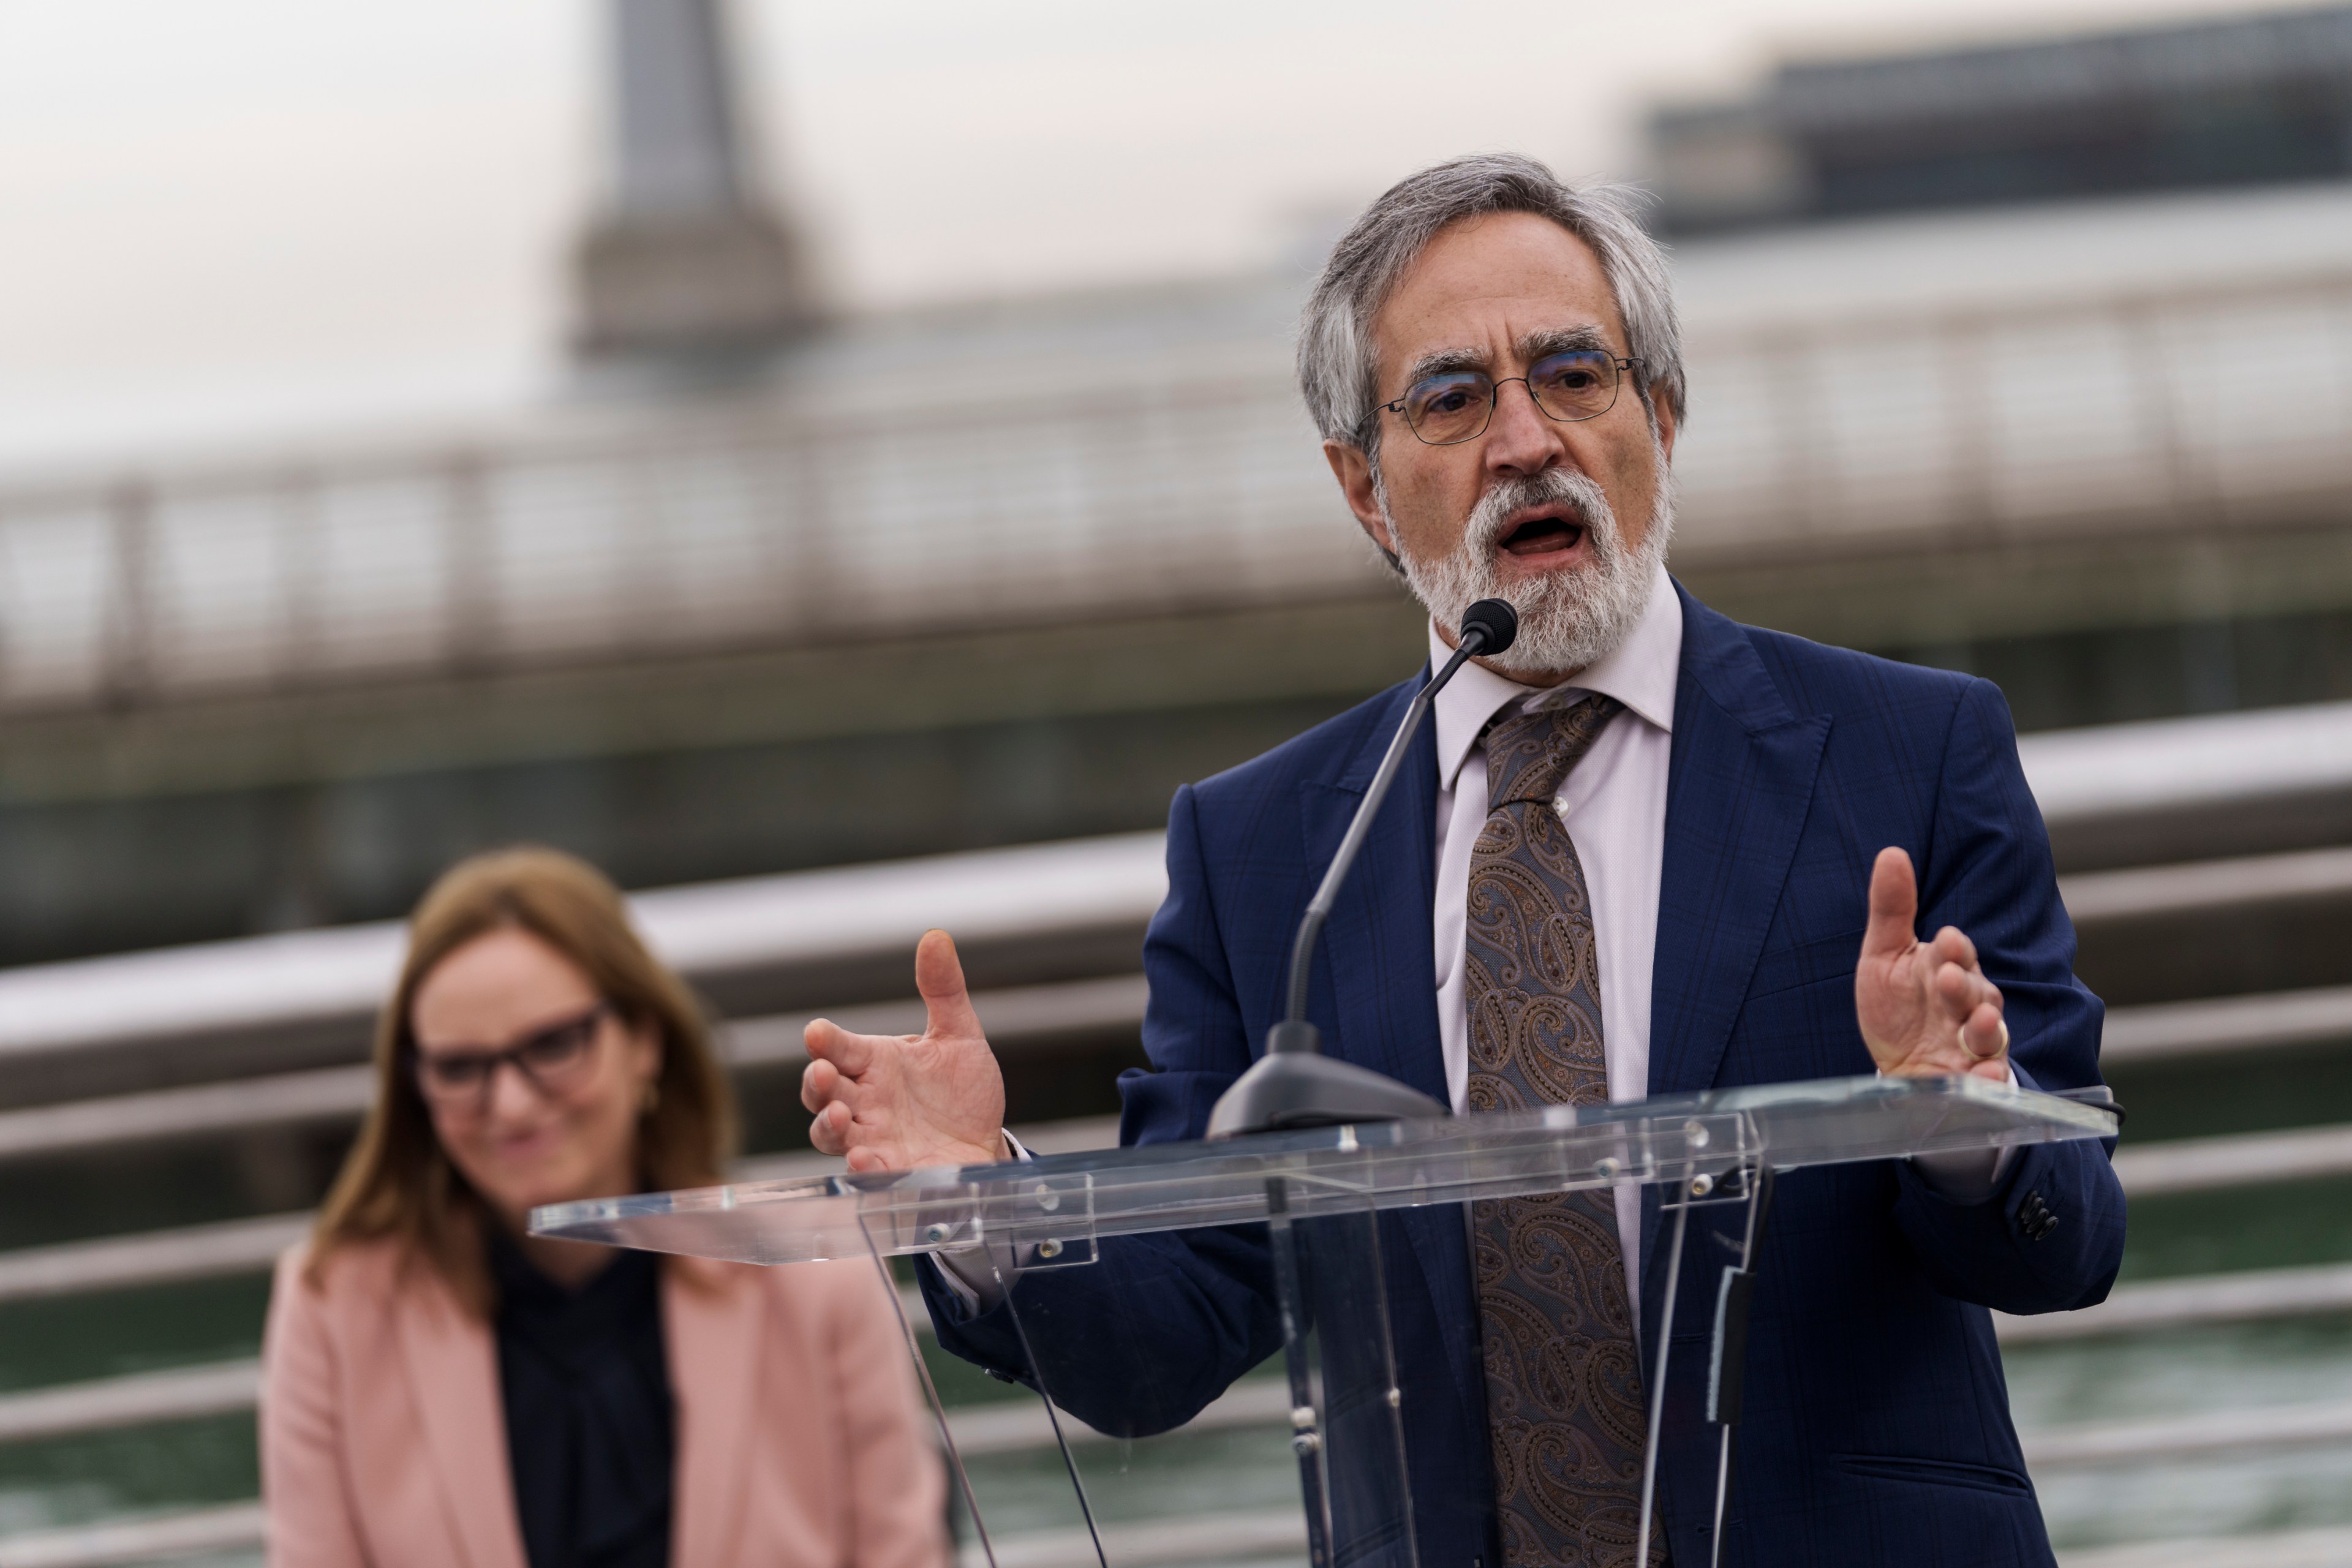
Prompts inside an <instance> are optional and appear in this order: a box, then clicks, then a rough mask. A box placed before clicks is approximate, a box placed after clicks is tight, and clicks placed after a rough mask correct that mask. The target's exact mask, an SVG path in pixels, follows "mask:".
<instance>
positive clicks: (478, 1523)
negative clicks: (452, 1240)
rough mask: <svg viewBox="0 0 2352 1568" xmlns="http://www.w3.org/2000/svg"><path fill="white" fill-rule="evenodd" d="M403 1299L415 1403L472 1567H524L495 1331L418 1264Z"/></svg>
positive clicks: (403, 1334) (454, 1530)
mask: <svg viewBox="0 0 2352 1568" xmlns="http://www.w3.org/2000/svg"><path fill="white" fill-rule="evenodd" d="M415 1268H416V1274H415V1276H413V1277H412V1279H411V1280H410V1282H409V1283H410V1287H411V1288H410V1289H408V1290H406V1291H404V1296H405V1298H406V1301H405V1310H403V1311H402V1312H401V1313H400V1349H401V1355H402V1358H403V1360H404V1362H405V1363H407V1372H408V1387H409V1394H410V1396H411V1397H412V1398H413V1399H414V1400H415V1406H416V1414H417V1420H418V1422H419V1423H420V1424H421V1425H422V1426H423V1427H424V1429H425V1447H426V1448H427V1450H428V1451H429V1452H430V1453H431V1455H432V1462H433V1469H434V1473H435V1475H436V1476H437V1477H438V1478H439V1479H440V1483H441V1496H442V1499H443V1500H444V1501H445V1502H446V1504H447V1507H448V1512H449V1521H448V1522H449V1531H450V1533H451V1534H452V1535H453V1536H454V1537H456V1539H457V1543H458V1546H459V1548H460V1550H461V1551H462V1552H463V1553H464V1556H465V1563H466V1568H525V1564H524V1562H523V1555H522V1526H521V1524H520V1521H518V1520H517V1519H516V1516H515V1503H514V1479H513V1473H512V1470H511V1468H510V1467H509V1462H508V1458H507V1432H506V1415H505V1411H504V1408H503V1406H502V1405H501V1396H500V1394H499V1358H498V1348H497V1346H496V1345H495V1344H494V1343H493V1342H492V1340H491V1337H490V1326H489V1324H488V1323H487V1322H484V1321H481V1320H480V1319H478V1318H476V1317H474V1316H473V1315H472V1314H471V1313H468V1312H467V1311H466V1310H464V1309H462V1308H460V1307H459V1306H458V1305H457V1298H456V1297H454V1296H453V1295H451V1294H450V1292H449V1289H448V1288H447V1286H446V1285H445V1284H443V1283H442V1281H441V1278H440V1276H439V1275H437V1274H436V1273H434V1272H433V1271H432V1270H431V1269H430V1268H425V1266H423V1265H421V1264H419V1265H415Z"/></svg>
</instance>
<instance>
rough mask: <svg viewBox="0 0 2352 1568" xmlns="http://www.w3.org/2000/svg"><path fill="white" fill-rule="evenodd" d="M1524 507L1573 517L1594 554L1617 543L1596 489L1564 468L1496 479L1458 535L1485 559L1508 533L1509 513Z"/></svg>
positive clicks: (1610, 515) (1612, 520)
mask: <svg viewBox="0 0 2352 1568" xmlns="http://www.w3.org/2000/svg"><path fill="white" fill-rule="evenodd" d="M1528 507H1559V508H1561V509H1563V510H1567V511H1569V512H1570V513H1572V514H1574V516H1575V518H1576V521H1579V522H1580V523H1582V524H1583V525H1584V530H1585V532H1586V533H1587V534H1588V535H1589V536H1590V537H1591V542H1592V547H1593V550H1594V551H1595V552H1596V553H1597V552H1601V551H1602V550H1605V549H1607V548H1608V547H1610V546H1612V545H1614V544H1615V543H1616V542H1617V517H1616V514H1615V513H1614V512H1613V511H1612V510H1610V507H1609V497H1608V495H1607V493H1606V492H1604V491H1603V490H1602V489H1601V487H1600V485H1598V484H1596V483H1595V482H1594V481H1593V480H1591V479H1588V478H1587V477H1585V476H1584V475H1582V474H1579V473H1572V472H1570V471H1569V470H1567V469H1565V468H1547V469H1545V470H1544V471H1543V472H1542V473H1539V474H1528V475H1525V476H1523V477H1520V478H1517V479H1497V480H1496V481H1495V482H1494V483H1493V484H1492V485H1490V486H1488V487H1487V489H1486V494H1485V495H1482V496H1480V497H1479V498H1478V501H1477V504H1476V505H1475V506H1474V507H1472V508H1471V509H1470V519H1469V522H1468V524H1467V526H1465V528H1464V529H1463V542H1464V544H1465V545H1467V546H1468V547H1469V548H1470V549H1471V550H1472V551H1474V552H1476V553H1477V554H1479V555H1481V556H1484V555H1486V553H1488V552H1491V551H1492V550H1493V549H1494V548H1495V547H1496V545H1498V544H1500V543H1502V542H1503V540H1504V538H1505V536H1506V535H1507V534H1509V533H1510V531H1511V530H1512V527H1513V525H1512V522H1511V515H1512V514H1513V513H1514V512H1517V511H1522V510H1526V509H1527V508H1528Z"/></svg>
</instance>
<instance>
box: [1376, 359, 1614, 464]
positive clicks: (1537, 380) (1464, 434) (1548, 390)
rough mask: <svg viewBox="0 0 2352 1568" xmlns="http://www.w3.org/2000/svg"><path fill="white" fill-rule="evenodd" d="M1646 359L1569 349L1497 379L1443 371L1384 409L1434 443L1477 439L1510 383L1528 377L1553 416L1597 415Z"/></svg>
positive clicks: (1541, 403) (1546, 411) (1537, 401)
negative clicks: (1498, 397) (1626, 375)
mask: <svg viewBox="0 0 2352 1568" xmlns="http://www.w3.org/2000/svg"><path fill="white" fill-rule="evenodd" d="M1639 363H1642V362H1641V361H1640V360H1638V359H1627V358H1623V357H1621V356H1619V355H1617V354H1612V353H1609V352H1608V351H1607V350H1605V349H1570V350H1567V351H1565V352H1564V353H1555V354H1546V355H1544V357H1543V358H1541V359H1539V360H1538V361H1536V363H1533V364H1531V365H1529V366H1528V374H1525V375H1507V376H1505V377H1504V378H1503V379H1502V380H1501V381H1496V380H1495V379H1494V378H1493V377H1492V376H1490V375H1488V374H1486V372H1485V371H1483V370H1447V371H1439V372H1438V373H1437V374H1433V375H1425V376H1423V377H1422V378H1421V379H1420V380H1419V381H1416V382H1414V383H1413V384H1412V385H1411V386H1410V387H1407V388H1406V389H1405V395H1403V396H1402V397H1400V398H1398V399H1396V400H1395V401H1394V402H1392V403H1383V404H1381V405H1380V406H1381V411H1382V412H1384V413H1389V414H1402V415H1403V416H1404V422H1405V424H1406V425H1407V426H1410V427H1411V429H1412V433H1413V434H1414V435H1415V436H1418V437H1421V439H1422V440H1423V441H1424V442H1426V443H1428V444H1429V445H1430V446H1432V447H1452V446H1455V445H1458V444H1459V443H1461V442H1464V441H1475V440H1476V439H1477V438H1478V437H1481V436H1483V435H1485V434H1486V426H1488V425H1489V424H1491V423H1492V422H1493V420H1494V417H1495V399H1496V395H1498V394H1499V393H1500V392H1501V391H1502V389H1503V388H1504V387H1505V386H1506V385H1507V384H1510V383H1511V382H1514V381H1517V382H1524V383H1525V384H1526V385H1527V389H1528V395H1529V396H1531V397H1533V398H1534V399H1535V405H1536V406H1537V407H1538V408H1539V409H1541V410H1542V411H1543V413H1544V414H1545V415H1546V416H1549V417H1550V418H1553V419H1558V420H1561V421H1563V422H1566V423H1571V424H1572V423H1574V422H1576V421H1578V420H1582V419H1596V418H1598V417H1600V416H1601V415H1603V414H1606V413H1608V412H1609V410H1610V409H1612V408H1613V407H1615V406H1616V404H1617V389H1618V387H1619V386H1620V385H1621V384H1622V383H1623V381H1624V374H1623V373H1625V372H1628V371H1631V370H1632V369H1633V367H1634V366H1635V365H1637V364H1639Z"/></svg>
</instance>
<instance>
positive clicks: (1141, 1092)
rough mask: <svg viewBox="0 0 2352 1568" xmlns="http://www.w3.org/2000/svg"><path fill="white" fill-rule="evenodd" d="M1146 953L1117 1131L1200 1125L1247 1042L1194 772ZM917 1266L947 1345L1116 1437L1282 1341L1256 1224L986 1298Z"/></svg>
mask: <svg viewBox="0 0 2352 1568" xmlns="http://www.w3.org/2000/svg"><path fill="white" fill-rule="evenodd" d="M1143 967H1144V972H1145V973H1146V975H1147V976H1148V977H1149V979H1150V986H1151V1000H1150V1006H1149V1009H1148V1010H1147V1012H1146V1014H1145V1016H1144V1024H1143V1045H1144V1051H1145V1054H1146V1055H1147V1056H1149V1057H1150V1060H1151V1066H1152V1070H1150V1071H1149V1072H1144V1071H1133V1072H1129V1073H1127V1074H1126V1075H1124V1076H1123V1077H1122V1078H1121V1079H1120V1080H1119V1092H1120V1096H1121V1099H1122V1100H1123V1101H1124V1113H1123V1115H1122V1116H1121V1119H1120V1129H1119V1131H1120V1140H1121V1142H1126V1143H1130V1144H1138V1143H1165V1142H1180V1141H1185V1140H1192V1139H1197V1138H1199V1137H1200V1136H1201V1134H1202V1131H1204V1130H1205V1129H1206V1127H1207V1125H1208V1119H1209V1111H1210V1109H1211V1107H1213V1105H1214V1104H1215V1103H1216V1100H1217V1096H1218V1095H1219V1094H1221V1093H1223V1091H1224V1089H1225V1087H1226V1086H1227V1085H1228V1084H1230V1083H1232V1082H1233V1080H1234V1079H1236V1078H1238V1077H1240V1076H1241V1074H1242V1072H1243V1071H1244V1069H1245V1068H1247V1067H1248V1066H1249V1062H1250V1054H1251V1053H1250V1048H1249V1042H1248V1038H1247V1036H1246V1034H1245V1031H1244V1024H1243V1020H1242V1015H1241V1009H1240V1006H1239V1005H1238V1004H1237V1002H1236V1001H1235V998H1234V984H1233V980H1232V977H1231V974H1230V973H1229V972H1228V970H1227V968H1226V966H1225V962H1224V947H1223V940H1222V938H1221V936H1220V934H1219V931H1218V925H1217V919H1216V912H1215V910H1214V908H1213V904H1212V901H1211V898H1210V891H1209V885H1208V880H1207V877H1206V874H1205V870H1204V868H1203V865H1202V852H1201V842H1200V830H1199V820H1198V816H1197V813H1196V810H1195V806H1194V800H1193V795H1192V790H1191V788H1190V787H1189V786H1188V787H1186V788H1184V789H1181V790H1179V791H1178V792H1177V794H1176V800H1175V804H1174V805H1173V807H1172V808H1171V811H1170V814H1169V823H1168V897H1167V900H1166V901H1165V902H1163V903H1162V904H1161V905H1160V910H1159V912H1158V913H1157V914H1155V915H1154V916H1153V917H1152V920H1151V926H1150V931H1148V932H1147V933H1146V935H1145V938H1144V946H1143ZM919 1276H920V1279H921V1282H922V1289H923V1297H924V1300H925V1302H926V1304H927V1305H929V1308H930V1310H931V1321H932V1322H933V1324H934V1326H935V1327H936V1328H937V1330H938V1331H939V1337H940V1347H941V1348H942V1349H944V1350H947V1351H950V1352H952V1353H954V1354H956V1355H959V1356H961V1357H963V1358H964V1359H965V1360H967V1361H971V1362H975V1363H979V1364H980V1365H981V1366H982V1368H984V1369H986V1370H988V1371H990V1372H992V1373H994V1374H996V1375H997V1376H1000V1377H1004V1378H1008V1379H1013V1380H1017V1381H1019V1382H1023V1383H1026V1384H1030V1385H1031V1386H1032V1387H1039V1386H1042V1387H1043V1388H1044V1389H1045V1391H1046V1392H1048V1393H1049V1394H1052V1396H1053V1398H1054V1401H1055V1404H1057V1405H1061V1406H1062V1407H1063V1408H1064V1409H1066V1410H1067V1411H1069V1412H1070V1413H1071V1414H1072V1415H1076V1416H1077V1417H1078V1418H1079V1419H1080V1420H1082V1421H1084V1422H1086V1423H1087V1425H1088V1426H1092V1427H1094V1428H1095V1429H1096V1430H1097V1431H1100V1432H1106V1433H1109V1434H1111V1435H1113V1436H1148V1435H1150V1434H1151V1433H1156V1432H1164V1431H1167V1430H1168V1429H1169V1428H1171V1427H1173V1426H1181V1425H1182V1424H1183V1423H1184V1422H1186V1421H1189V1420H1191V1419H1192V1417H1193V1415H1197V1414H1198V1413H1199V1412H1200V1410H1201V1409H1202V1406H1204V1405H1207V1404H1208V1403H1209V1402H1210V1401H1211V1400H1213V1399H1214V1398H1216V1397H1217V1395H1219V1394H1223V1392H1224V1391H1225V1389H1226V1388H1227V1387H1228V1386H1229V1385H1230V1384H1232V1383H1233V1381H1234V1379H1235V1378H1237V1377H1239V1376H1240V1375H1241V1374H1242V1373H1244V1372H1246V1371H1248V1370H1249V1369H1250V1368H1251V1367H1253V1366H1255V1365H1256V1364H1257V1363H1259V1362H1261V1361H1264V1360H1265V1358H1266V1357H1267V1356H1269V1355H1271V1354H1273V1353H1274V1352H1275V1351H1276V1349H1278V1348H1279V1347H1280V1345H1281V1342H1282V1338H1281V1323H1280V1319H1279V1316H1278V1313H1277V1310H1276V1305H1275V1296H1274V1284H1273V1270H1272V1265H1271V1262H1270V1261H1269V1259H1268V1257H1267V1253H1266V1243H1265V1226H1262V1225H1259V1226H1237V1227H1234V1228H1232V1229H1227V1230H1202V1231H1185V1232H1181V1233H1173V1234H1169V1235H1160V1236H1137V1237H1116V1238H1113V1239H1110V1240H1107V1241H1104V1242H1102V1243H1101V1244H1100V1245H1099V1247H1098V1248H1097V1257H1096V1261H1094V1262H1093V1263H1091V1264H1085V1265H1080V1266H1077V1267H1073V1268H1052V1269H1045V1270H1039V1271H1035V1272H1032V1273H1028V1274H1025V1275H1024V1276H1022V1277H1021V1278H1020V1279H1018V1280H1017V1281H1016V1282H1015V1283H1014V1285H1013V1289H1012V1290H1011V1291H1009V1292H1007V1293H1006V1295H1005V1296H1004V1297H1003V1298H1002V1299H1000V1300H998V1301H997V1302H996V1303H995V1304H994V1305H993V1306H992V1307H990V1308H989V1309H988V1310H986V1311H981V1312H974V1311H971V1310H969V1309H968V1308H967V1306H966V1304H965V1303H964V1302H963V1301H962V1300H961V1299H960V1298H959V1297H958V1296H957V1295H956V1294H955V1293H954V1292H953V1291H951V1290H950V1289H948V1288H947V1287H946V1285H945V1284H944V1283H943V1282H942V1281H941V1279H940V1275H939V1270H938V1268H937V1267H936V1266H935V1265H934V1264H932V1263H931V1262H930V1260H929V1259H928V1258H926V1259H925V1260H924V1261H923V1262H922V1264H921V1265H920V1267H919ZM1033 1354H1034V1360H1033Z"/></svg>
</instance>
